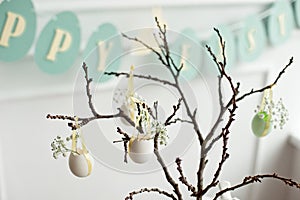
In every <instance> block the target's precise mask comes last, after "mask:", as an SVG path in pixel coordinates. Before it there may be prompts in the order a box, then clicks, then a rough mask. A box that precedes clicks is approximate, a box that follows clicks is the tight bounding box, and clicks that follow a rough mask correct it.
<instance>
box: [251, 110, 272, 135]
mask: <svg viewBox="0 0 300 200" xmlns="http://www.w3.org/2000/svg"><path fill="white" fill-rule="evenodd" d="M270 131H271V116H270V115H269V114H268V113H266V112H265V111H260V112H258V113H257V114H256V115H255V116H254V118H253V119H252V132H253V133H254V135H256V136H257V137H264V136H266V135H268V134H269V133H270Z"/></svg>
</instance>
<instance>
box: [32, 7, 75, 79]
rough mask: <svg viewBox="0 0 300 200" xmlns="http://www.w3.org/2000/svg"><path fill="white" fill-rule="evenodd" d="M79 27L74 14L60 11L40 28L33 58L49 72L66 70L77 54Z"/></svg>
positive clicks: (41, 67)
mask: <svg viewBox="0 0 300 200" xmlns="http://www.w3.org/2000/svg"><path fill="white" fill-rule="evenodd" d="M79 47H80V27H79V22H78V19H77V17H76V15H75V14H74V13H72V12H61V13H59V14H57V15H56V16H55V17H54V18H52V19H51V20H50V21H49V22H48V24H47V25H46V26H45V27H44V29H43V30H42V32H41V34H40V36H39V39H38V41H37V44H36V47H35V55H34V59H35V62H36V63H37V65H38V66H39V68H40V69H41V70H42V71H44V72H47V73H49V74H59V73H63V72H66V71H67V70H68V69H69V68H70V67H71V66H72V65H73V63H74V61H75V58H76V57H77V56H78V53H79Z"/></svg>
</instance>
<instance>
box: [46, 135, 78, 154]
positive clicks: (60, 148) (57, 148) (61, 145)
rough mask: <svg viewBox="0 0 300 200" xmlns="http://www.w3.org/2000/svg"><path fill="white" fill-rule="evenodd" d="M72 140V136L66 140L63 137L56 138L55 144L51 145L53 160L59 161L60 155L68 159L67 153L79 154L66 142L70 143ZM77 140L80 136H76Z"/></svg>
mask: <svg viewBox="0 0 300 200" xmlns="http://www.w3.org/2000/svg"><path fill="white" fill-rule="evenodd" d="M71 138H72V136H70V137H66V138H65V139H63V138H62V137H61V136H57V137H56V138H54V140H53V142H52V143H51V151H52V152H53V158H55V159H57V158H58V156H59V155H62V156H63V157H66V156H67V153H69V152H72V153H75V154H78V152H76V151H73V150H72V149H70V148H69V147H68V145H67V144H66V142H69V141H70V140H71ZM76 138H79V135H78V134H76Z"/></svg>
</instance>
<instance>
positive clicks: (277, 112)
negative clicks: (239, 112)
mask: <svg viewBox="0 0 300 200" xmlns="http://www.w3.org/2000/svg"><path fill="white" fill-rule="evenodd" d="M287 120H288V111H287V109H286V108H285V106H284V105H283V103H282V99H280V100H279V101H278V102H277V103H276V104H275V103H274V101H273V93H272V88H270V89H268V90H265V92H264V95H263V99H262V102H261V105H260V106H258V111H257V113H256V114H255V116H254V117H253V119H252V124H251V127H252V132H253V133H254V135H255V136H257V137H264V136H266V135H268V134H269V133H270V132H271V130H272V128H274V129H276V128H278V127H280V129H282V128H283V126H284V125H285V123H286V121H287Z"/></svg>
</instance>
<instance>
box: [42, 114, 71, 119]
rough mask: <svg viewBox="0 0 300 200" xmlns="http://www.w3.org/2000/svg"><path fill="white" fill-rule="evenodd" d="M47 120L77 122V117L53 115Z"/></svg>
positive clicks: (49, 115) (48, 116)
mask: <svg viewBox="0 0 300 200" xmlns="http://www.w3.org/2000/svg"><path fill="white" fill-rule="evenodd" d="M46 118H47V119H61V120H69V121H75V117H72V116H67V115H51V114H47V116H46Z"/></svg>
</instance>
